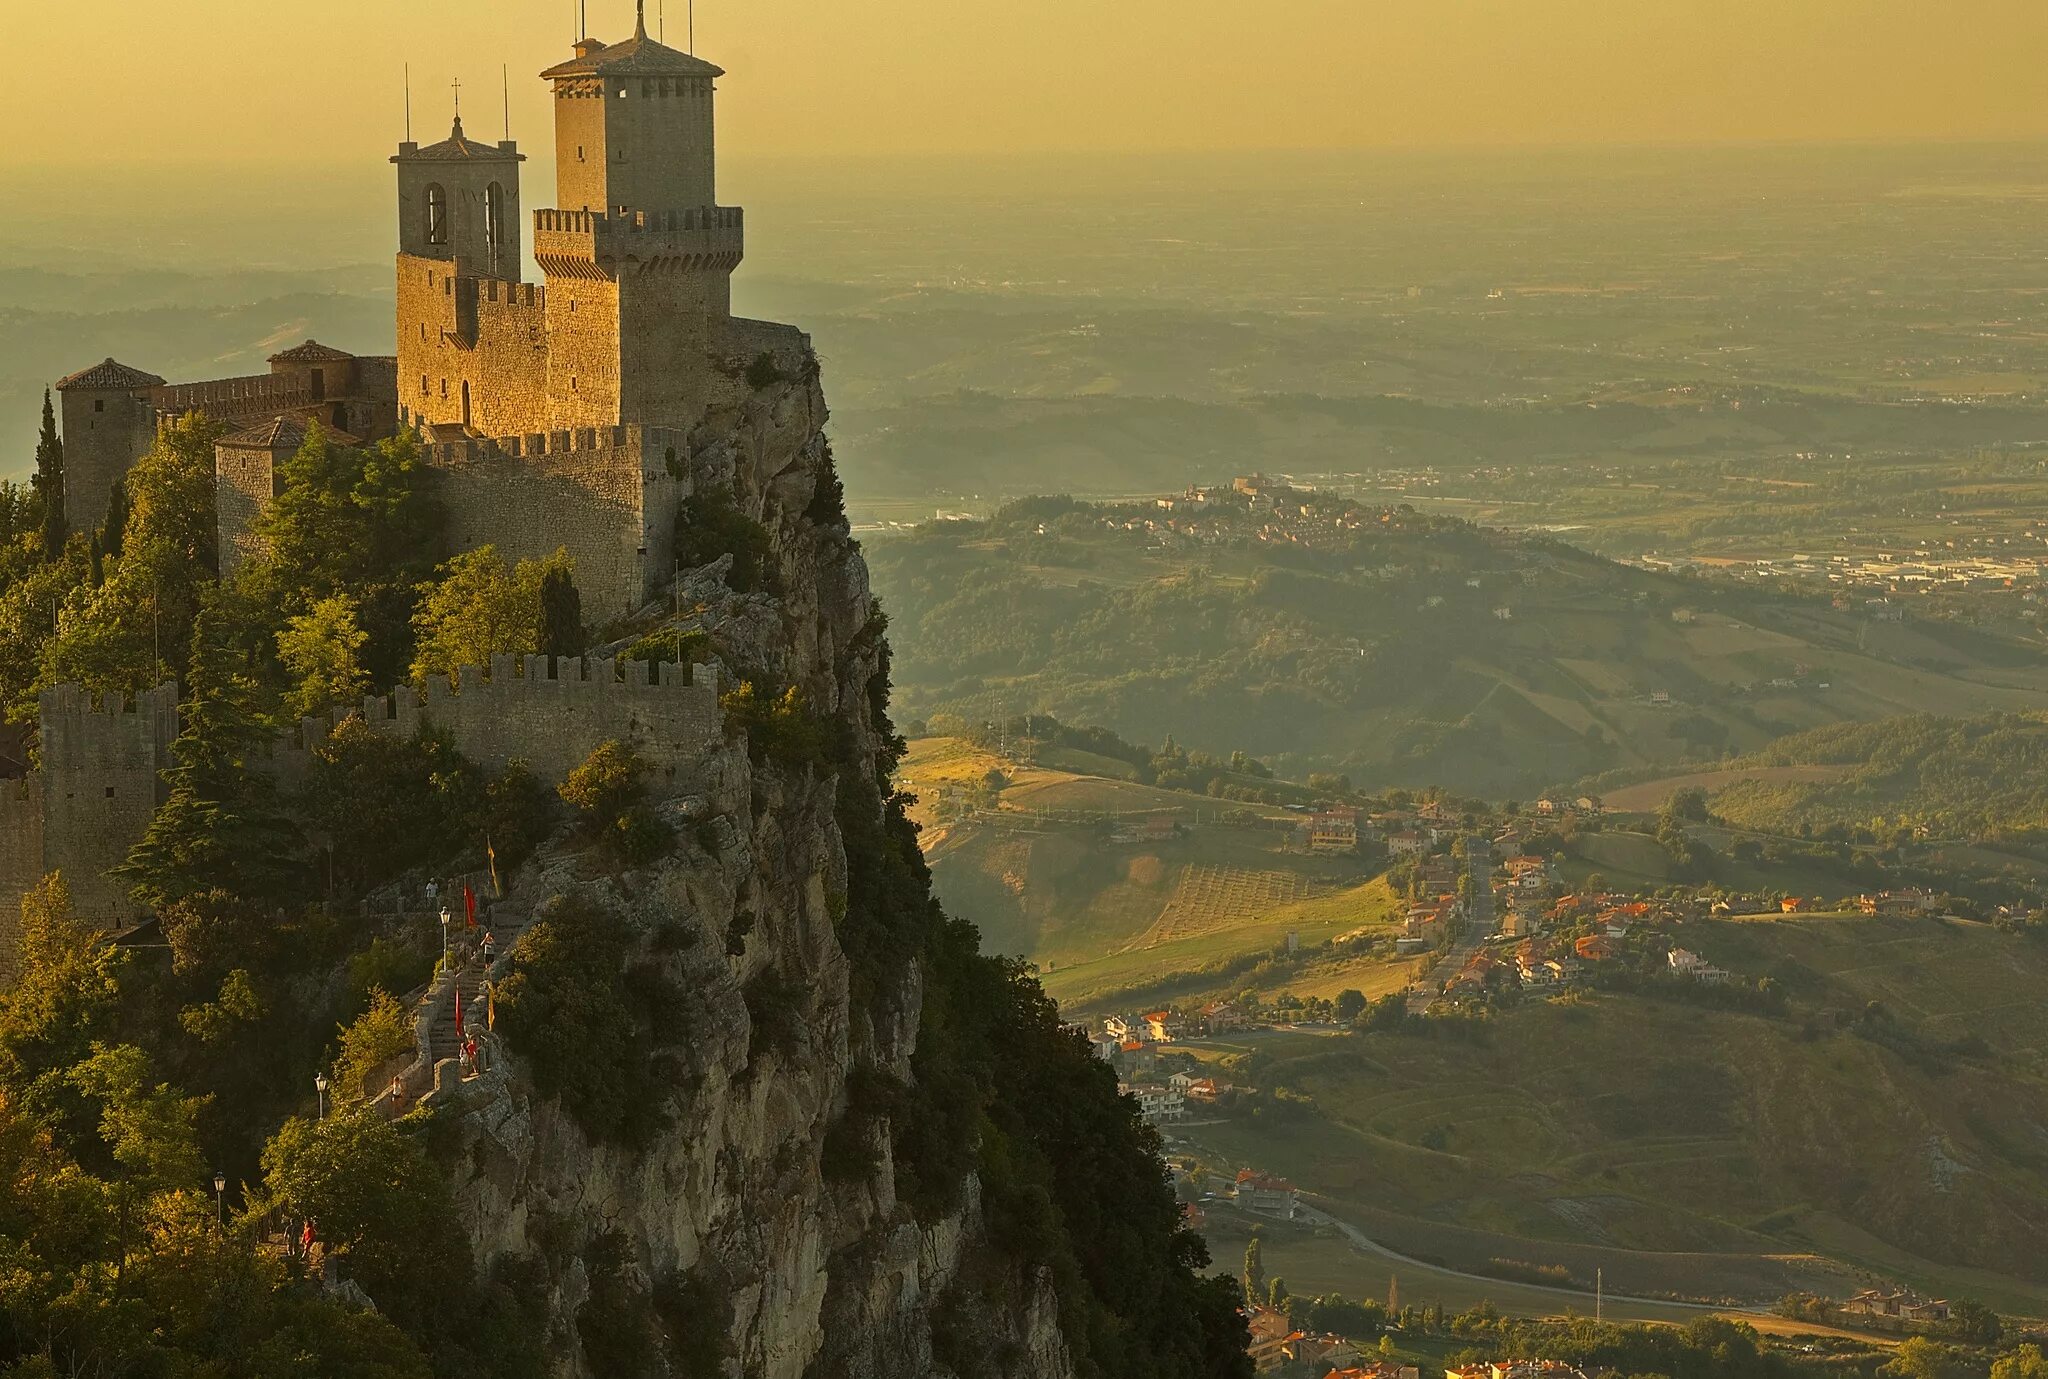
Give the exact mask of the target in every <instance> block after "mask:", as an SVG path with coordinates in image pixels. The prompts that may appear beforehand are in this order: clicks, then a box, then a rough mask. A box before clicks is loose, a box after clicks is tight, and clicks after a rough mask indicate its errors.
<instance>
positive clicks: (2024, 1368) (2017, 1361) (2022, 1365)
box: [1991, 1345, 2048, 1379]
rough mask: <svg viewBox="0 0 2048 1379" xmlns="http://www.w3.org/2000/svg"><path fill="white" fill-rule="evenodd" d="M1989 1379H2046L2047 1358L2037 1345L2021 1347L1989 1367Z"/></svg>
mask: <svg viewBox="0 0 2048 1379" xmlns="http://www.w3.org/2000/svg"><path fill="white" fill-rule="evenodd" d="M1991 1379H2048V1358H2044V1357H2043V1356H2042V1354H2041V1347H2039V1346H2037V1345H2023V1346H2021V1347H2020V1348H2019V1349H2018V1350H2015V1351H2013V1352H2012V1353H2011V1354H2010V1355H2001V1356H1999V1357H1998V1359H1997V1360H1995V1361H1993V1362H1992V1365H1991Z"/></svg>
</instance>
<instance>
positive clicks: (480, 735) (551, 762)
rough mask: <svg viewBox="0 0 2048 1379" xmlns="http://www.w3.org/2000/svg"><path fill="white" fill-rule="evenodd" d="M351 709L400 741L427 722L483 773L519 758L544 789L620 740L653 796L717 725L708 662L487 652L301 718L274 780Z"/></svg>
mask: <svg viewBox="0 0 2048 1379" xmlns="http://www.w3.org/2000/svg"><path fill="white" fill-rule="evenodd" d="M350 712H353V713H359V714H360V715H361V716H362V718H363V721H364V722H366V723H368V724H369V725H370V726H371V727H372V728H375V729H376V730H377V731H378V732H381V733H385V734H387V735H389V736H391V737H394V738H398V739H401V740H403V739H409V738H411V737H413V736H415V735H417V734H418V733H419V732H420V730H421V729H422V728H426V727H431V728H434V729H436V730H438V731H440V732H444V733H446V734H447V735H448V739H449V741H451V742H452V743H453V744H454V745H455V747H456V749H457V750H458V751H460V752H462V754H463V755H464V756H467V757H469V758H470V759H471V760H473V761H475V762H477V763H479V764H480V765H482V766H484V767H486V768H487V769H489V770H492V771H502V770H504V769H505V768H506V767H507V766H510V765H511V764H512V763H514V762H524V763H525V765H526V767H527V768H528V769H529V770H531V771H532V772H533V773H534V774H535V775H536V776H538V777H539V778H540V779H541V780H543V781H545V782H547V783H548V784H550V785H559V784H561V783H562V782H563V781H564V780H567V779H568V777H569V773H570V772H571V771H573V770H575V769H576V767H578V766H580V765H581V764H582V763H583V761H584V760H585V759H586V758H587V757H589V755H590V754H591V752H592V751H594V750H596V749H597V748H598V747H599V746H600V745H602V744H603V743H606V742H611V741H618V742H623V743H624V744H626V746H628V747H630V748H631V749H632V750H633V752H634V754H635V755H637V756H638V757H639V758H640V759H641V760H642V761H644V762H646V763H647V764H648V766H650V767H651V768H652V769H653V771H654V773H655V779H654V781H653V788H654V789H655V791H656V792H657V793H661V792H663V791H664V790H665V789H666V788H667V787H668V786H670V785H672V784H673V783H674V782H675V781H676V780H677V779H678V778H679V777H680V776H681V775H682V774H683V773H685V772H686V771H687V770H688V769H689V768H690V767H692V766H693V765H694V764H696V763H698V762H700V761H702V760H703V759H704V757H705V756H706V755H707V754H708V753H710V752H711V751H712V750H714V749H715V748H716V747H717V746H718V745H719V742H720V740H721V738H722V735H723V731H724V730H723V725H722V719H721V715H720V713H719V707H718V673H717V671H716V670H714V669H713V668H712V667H710V666H696V667H693V668H692V669H691V670H690V672H689V673H688V674H687V675H686V674H685V672H684V670H683V668H682V667H681V666H679V665H676V664H674V663H669V664H665V665H661V666H658V667H657V666H655V665H654V664H652V663H650V662H646V661H603V660H599V661H590V662H588V663H586V662H585V661H583V660H581V659H572V658H560V659H553V660H551V659H550V658H549V657H546V656H523V657H514V656H494V657H492V658H491V667H490V673H489V674H488V675H486V674H485V673H484V672H483V671H482V670H480V669H479V668H477V667H475V666H465V667H463V668H462V669H461V670H459V671H457V672H456V674H455V676H454V677H453V678H452V679H451V678H450V677H449V676H446V675H432V676H429V677H427V684H426V691H425V693H424V694H422V693H420V692H419V691H417V690H414V689H412V688H410V687H408V688H405V689H401V690H399V691H398V692H397V693H395V694H390V695H372V696H370V697H368V698H366V699H365V700H364V701H363V702H362V704H361V705H360V706H359V707H358V708H356V709H354V710H350V711H347V712H336V713H333V714H329V715H327V716H326V717H324V718H309V719H306V720H304V722H302V723H301V724H300V726H299V733H298V738H297V741H296V742H294V743H292V744H289V745H287V746H284V747H281V748H280V749H279V752H278V755H277V762H278V770H279V774H280V776H281V778H283V779H284V780H287V781H291V780H296V779H299V778H301V777H303V775H304V773H305V771H306V770H307V769H308V767H309V765H310V763H311V760H312V753H313V751H314V749H316V748H317V747H318V746H319V745H320V744H321V743H322V742H324V741H326V739H327V736H328V735H329V734H330V733H331V732H333V730H334V728H335V727H336V726H337V725H338V724H339V723H340V722H341V721H342V720H343V719H344V718H346V717H348V716H349V713H350Z"/></svg>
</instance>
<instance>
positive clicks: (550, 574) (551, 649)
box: [540, 552, 586, 656]
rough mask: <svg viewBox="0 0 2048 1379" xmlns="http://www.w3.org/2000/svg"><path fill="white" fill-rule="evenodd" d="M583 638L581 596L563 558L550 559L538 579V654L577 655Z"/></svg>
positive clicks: (582, 643)
mask: <svg viewBox="0 0 2048 1379" xmlns="http://www.w3.org/2000/svg"><path fill="white" fill-rule="evenodd" d="M585 645H586V639H585V636H584V632H583V595H581V594H580V593H578V592H577V591H576V580H575V576H574V574H573V573H572V571H571V569H570V566H569V563H568V561H567V559H566V552H564V554H563V558H561V559H559V560H555V561H550V562H549V563H548V565H547V566H546V568H545V569H543V570H542V572H541V580H540V654H541V655H543V656H581V655H582V654H583V648H584V646H585Z"/></svg>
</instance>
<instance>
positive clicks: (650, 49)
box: [534, 4, 745, 429]
mask: <svg viewBox="0 0 2048 1379" xmlns="http://www.w3.org/2000/svg"><path fill="white" fill-rule="evenodd" d="M645 9H646V7H645V5H644V4H643V5H642V6H641V11H642V12H641V16H640V20H639V23H638V26H637V28H636V29H635V32H634V34H633V37H631V38H629V39H627V40H626V41H625V42H624V43H616V44H612V45H610V46H606V45H604V44H601V43H599V42H597V41H596V40H594V39H585V40H584V41H583V42H581V43H578V44H577V45H576V55H575V56H574V57H573V58H571V59H570V60H569V61H567V62H564V63H561V64H560V65H558V66H555V67H550V68H549V69H548V70H547V71H545V72H543V73H541V76H542V78H543V79H544V80H547V81H549V82H552V83H553V85H554V91H555V182H556V189H557V198H558V199H559V201H560V202H561V205H560V207H559V208H558V209H555V210H549V211H541V212H539V213H538V214H537V215H536V216H535V218H534V219H535V223H534V257H535V259H536V260H537V261H538V262H539V264H540V266H541V269H542V271H543V272H544V273H546V274H547V279H548V291H547V324H548V341H549V348H548V386H547V392H548V420H549V426H550V428H551V429H561V428H565V427H583V426H609V425H616V424H620V423H640V424H644V425H648V426H673V427H679V428H683V429H688V428H689V427H691V426H694V425H695V424H696V422H697V419H698V416H699V414H700V412H701V410H702V406H703V401H704V397H705V394H706V392H707V391H708V389H707V387H706V377H705V375H706V373H707V370H708V369H709V367H710V361H709V359H708V355H709V354H710V352H711V349H712V345H713V341H714V335H715V332H716V331H717V330H718V328H719V326H720V325H721V324H722V323H723V322H724V321H726V320H728V319H729V318H730V317H731V314H732V274H733V270H734V269H735V268H737V267H739V264H740V259H741V257H742V256H743V254H744V252H745V228H744V221H743V216H742V214H741V212H740V211H739V209H738V208H736V207H721V206H719V205H718V193H717V175H716V149H715V143H714V129H715V126H714V122H713V118H712V102H713V90H712V84H713V82H714V81H716V79H717V78H719V77H721V76H723V75H725V73H724V71H723V70H722V69H720V68H718V67H716V66H713V65H712V64H711V63H709V62H705V61H703V60H702V59H701V58H697V57H693V56H691V55H690V54H688V53H682V52H678V51H677V50H675V49H674V48H669V47H666V46H664V45H662V44H660V43H657V42H655V41H654V40H652V39H650V38H649V37H648V36H647V19H646V13H645Z"/></svg>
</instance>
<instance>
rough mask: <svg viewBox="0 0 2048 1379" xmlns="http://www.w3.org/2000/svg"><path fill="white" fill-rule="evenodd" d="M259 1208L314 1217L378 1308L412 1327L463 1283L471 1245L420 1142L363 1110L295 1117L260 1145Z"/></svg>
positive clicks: (297, 1218) (326, 1241)
mask: <svg viewBox="0 0 2048 1379" xmlns="http://www.w3.org/2000/svg"><path fill="white" fill-rule="evenodd" d="M263 1187H264V1197H265V1202H264V1205H266V1206H267V1207H269V1208H271V1209H273V1210H276V1211H278V1212H281V1213H283V1215H284V1216H285V1217H286V1219H289V1220H294V1221H310V1222H311V1223H312V1225H313V1231H314V1233H315V1234H316V1235H317V1236H318V1237H319V1238H320V1240H321V1241H322V1242H324V1244H325V1245H326V1247H327V1249H328V1250H330V1251H332V1252H334V1253H335V1254H337V1255H339V1256H340V1257H341V1258H343V1259H344V1260H346V1261H347V1263H346V1266H345V1267H346V1268H347V1270H348V1272H349V1274H350V1276H351V1277H353V1278H354V1279H355V1280H356V1282H358V1283H360V1284H361V1285H362V1286H363V1287H364V1289H366V1290H367V1291H368V1292H369V1294H370V1296H371V1297H373V1298H375V1299H376V1301H377V1305H378V1307H379V1308H380V1309H382V1310H383V1311H385V1312H386V1313H388V1314H391V1315H393V1316H395V1317H396V1318H397V1319H398V1320H400V1321H401V1322H406V1321H408V1320H411V1321H413V1322H415V1323H417V1322H418V1321H419V1320H420V1319H421V1318H422V1317H423V1315H424V1314H426V1313H429V1312H431V1311H432V1309H434V1308H435V1307H437V1306H439V1303H438V1301H437V1299H439V1298H442V1297H445V1296H447V1295H448V1294H449V1292H450V1291H451V1289H452V1288H453V1287H455V1286H459V1285H460V1284H462V1283H464V1282H466V1281H467V1273H468V1267H469V1249H468V1246H467V1245H466V1244H465V1242H464V1241H463V1240H462V1239H461V1236H460V1235H459V1233H458V1232H457V1230H456V1227H455V1215H454V1206H453V1204H452V1203H451V1202H450V1201H449V1200H448V1192H447V1187H446V1184H445V1183H444V1182H443V1180H442V1178H441V1175H440V1174H439V1172H438V1171H437V1170H436V1169H435V1168H434V1166H433V1164H432V1163H430V1162H429V1161H428V1159H427V1156H426V1154H425V1152H424V1151H423V1150H422V1148H421V1147H420V1145H419V1144H418V1142H417V1141H416V1140H415V1139H414V1138H413V1137H412V1136H411V1135H409V1134H408V1133H407V1132H406V1130H405V1129H404V1128H403V1127H401V1126H400V1125H398V1124H394V1123H392V1122H390V1121H387V1120H385V1118H384V1116H383V1115H382V1113H380V1112H377V1111H374V1110H371V1109H369V1108H368V1107H366V1106H357V1107H352V1108H350V1107H345V1108H341V1109H339V1110H336V1111H334V1112H333V1113H332V1114H330V1115H329V1116H328V1117H327V1118H326V1119H325V1120H321V1121H311V1120H305V1119H302V1118H297V1117H295V1118H293V1119H291V1120H288V1121H286V1122H285V1123H284V1125H283V1126H282V1127H281V1128H280V1129H279V1130H278V1132H277V1134H276V1135H274V1136H272V1137H271V1140H270V1142H269V1143H268V1144H266V1145H265V1146H264V1147H263Z"/></svg>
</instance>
